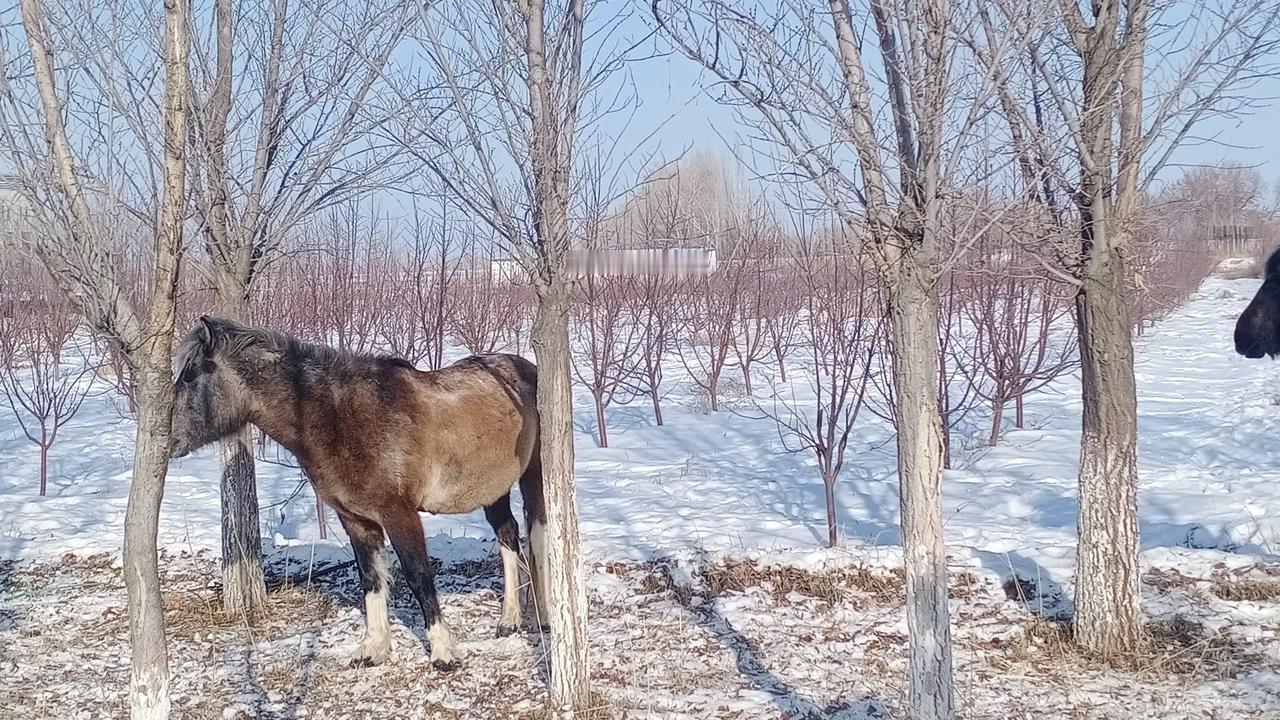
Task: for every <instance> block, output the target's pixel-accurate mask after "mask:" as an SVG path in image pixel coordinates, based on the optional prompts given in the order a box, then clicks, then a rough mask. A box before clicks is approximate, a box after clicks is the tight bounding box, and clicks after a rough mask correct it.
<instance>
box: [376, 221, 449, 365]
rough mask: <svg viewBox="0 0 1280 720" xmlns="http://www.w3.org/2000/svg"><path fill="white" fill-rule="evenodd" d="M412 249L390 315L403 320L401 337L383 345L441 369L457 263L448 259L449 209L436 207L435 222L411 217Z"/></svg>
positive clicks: (396, 337)
mask: <svg viewBox="0 0 1280 720" xmlns="http://www.w3.org/2000/svg"><path fill="white" fill-rule="evenodd" d="M410 233H411V235H410V238H411V240H412V241H413V248H412V250H411V252H410V255H409V257H408V259H407V262H405V263H404V268H403V269H402V271H401V274H400V275H401V279H402V289H401V290H400V292H398V293H397V301H396V303H397V305H400V307H397V308H394V309H392V310H391V311H392V312H395V313H399V314H402V315H403V323H402V328H401V332H399V333H398V334H397V336H394V337H388V338H387V340H388V342H389V344H390V346H391V349H392V352H395V353H397V354H401V355H403V356H404V357H406V358H408V359H410V360H412V361H413V362H414V363H425V364H426V366H427V367H428V368H431V369H433V370H436V369H439V368H440V367H442V366H443V365H444V346H445V332H446V330H447V328H448V325H449V321H450V318H451V313H452V312H453V296H452V295H453V293H452V290H453V286H454V285H453V284H454V281H455V280H456V279H457V277H458V271H459V265H460V263H461V258H460V257H453V258H451V257H450V248H451V247H452V245H453V243H452V227H451V224H450V219H449V214H448V206H447V205H446V204H444V203H441V206H440V213H439V216H438V218H437V222H436V223H433V224H428V223H427V222H425V221H424V218H423V216H422V214H421V213H419V212H416V211H415V212H414V216H413V225H412V227H411V228H410Z"/></svg>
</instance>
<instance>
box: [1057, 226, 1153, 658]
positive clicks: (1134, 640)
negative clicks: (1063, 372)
mask: <svg viewBox="0 0 1280 720" xmlns="http://www.w3.org/2000/svg"><path fill="white" fill-rule="evenodd" d="M1094 250H1095V252H1094V253H1093V256H1092V257H1091V258H1090V260H1089V263H1088V266H1087V268H1086V271H1085V273H1084V274H1083V276H1082V278H1081V280H1082V285H1081V287H1080V291H1079V294H1078V295H1077V296H1076V322H1077V323H1078V325H1079V331H1080V339H1079V344H1080V364H1081V372H1080V378H1081V396H1082V402H1083V414H1082V419H1083V423H1082V427H1081V437H1080V487H1079V494H1080V509H1079V515H1078V520H1077V523H1078V527H1077V529H1078V531H1079V538H1080V539H1079V544H1078V550H1077V552H1078V556H1077V564H1076V600H1075V604H1076V614H1075V621H1074V628H1075V637H1076V640H1077V642H1079V643H1080V644H1081V645H1082V646H1083V647H1085V648H1086V649H1088V650H1090V651H1092V652H1096V653H1099V654H1101V655H1104V656H1105V655H1111V654H1115V653H1121V652H1130V651H1132V650H1134V649H1135V648H1137V646H1138V643H1139V640H1140V638H1141V631H1142V619H1141V612H1140V607H1139V603H1138V599H1139V585H1138V583H1139V573H1138V525H1137V514H1138V509H1137V504H1138V498H1137V482H1138V471H1137V461H1138V438H1137V404H1138V401H1137V392H1136V389H1135V382H1134V374H1133V340H1132V335H1131V332H1132V326H1131V324H1130V318H1129V304H1128V293H1127V292H1126V288H1125V282H1126V279H1127V278H1126V275H1125V270H1124V267H1123V266H1124V263H1123V261H1122V259H1121V258H1120V257H1117V256H1115V255H1109V256H1103V255H1102V254H1101V253H1098V252H1097V247H1096V246H1095V248H1094Z"/></svg>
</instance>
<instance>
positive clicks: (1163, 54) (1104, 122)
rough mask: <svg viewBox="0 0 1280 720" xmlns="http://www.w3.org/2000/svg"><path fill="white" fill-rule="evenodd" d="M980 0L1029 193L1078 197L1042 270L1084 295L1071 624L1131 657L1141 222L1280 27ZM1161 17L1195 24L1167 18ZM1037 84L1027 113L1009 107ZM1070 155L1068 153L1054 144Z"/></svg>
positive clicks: (988, 55)
mask: <svg viewBox="0 0 1280 720" xmlns="http://www.w3.org/2000/svg"><path fill="white" fill-rule="evenodd" d="M979 5H980V10H979V12H978V15H977V18H976V19H977V21H978V22H977V23H975V24H974V26H975V27H981V28H982V38H983V39H982V40H981V41H976V42H974V43H973V44H974V46H975V47H977V48H978V49H977V50H976V54H977V56H978V57H979V58H980V59H981V61H982V62H983V63H984V65H985V66H986V67H987V68H988V70H989V71H990V72H991V75H992V77H993V78H994V79H995V81H996V82H997V83H998V85H999V86H1000V88H1001V89H1000V95H1001V102H1002V107H1003V108H1004V110H1005V115H1006V118H1007V120H1008V122H1009V125H1010V128H1011V129H1012V130H1011V135H1013V136H1014V137H1015V142H1014V145H1015V150H1016V152H1017V154H1018V157H1019V161H1020V164H1021V166H1022V167H1023V168H1024V171H1023V172H1024V174H1026V175H1027V176H1028V177H1027V181H1028V182H1027V184H1028V186H1033V185H1034V186H1039V187H1042V188H1043V190H1040V191H1036V192H1035V193H1033V196H1034V197H1037V198H1038V199H1039V200H1040V201H1041V202H1043V203H1044V204H1045V207H1046V208H1047V209H1048V211H1049V213H1050V214H1051V215H1052V216H1053V217H1054V218H1056V219H1057V220H1058V221H1059V222H1062V223H1066V222H1069V221H1070V220H1069V219H1068V218H1067V215H1066V208H1063V207H1062V206H1060V205H1059V204H1058V201H1057V200H1056V198H1057V197H1058V196H1059V195H1062V196H1067V197H1072V198H1074V199H1075V203H1074V204H1075V207H1074V212H1075V218H1074V222H1075V223H1076V236H1077V243H1076V246H1075V247H1074V248H1072V247H1059V248H1057V252H1056V255H1057V256H1058V257H1057V258H1055V261H1056V262H1054V263H1046V264H1047V265H1057V266H1058V269H1057V272H1058V274H1059V275H1060V276H1062V277H1063V278H1064V279H1067V280H1069V281H1070V282H1072V283H1073V284H1074V285H1075V289H1076V293H1075V317H1076V324H1077V327H1078V331H1079V349H1080V361H1081V379H1082V394H1083V405H1084V410H1083V413H1082V418H1083V422H1082V434H1081V449H1080V460H1081V462H1080V483H1079V484H1080V510H1079V518H1078V526H1079V528H1078V529H1079V536H1080V544H1079V550H1078V563H1077V567H1076V583H1077V584H1076V616H1075V621H1074V624H1073V628H1074V631H1075V636H1076V639H1077V641H1078V642H1080V644H1081V645H1083V646H1084V647H1085V648H1087V649H1089V650H1091V651H1094V652H1097V653H1099V654H1102V655H1111V654H1114V653H1129V652H1133V651H1134V650H1135V649H1136V648H1137V647H1138V644H1139V642H1140V640H1141V636H1142V621H1141V611H1140V607H1139V578H1138V571H1139V567H1138V527H1137V399H1136V390H1135V381H1134V371H1133V341H1132V332H1133V322H1132V308H1131V302H1130V300H1131V298H1132V294H1131V286H1132V284H1140V283H1141V282H1142V281H1141V278H1140V277H1137V276H1135V275H1134V274H1133V271H1134V268H1133V266H1132V265H1131V258H1130V257H1129V256H1130V254H1131V248H1132V245H1133V238H1134V234H1135V231H1136V227H1137V225H1136V223H1137V221H1138V218H1139V216H1140V211H1141V207H1142V205H1143V202H1144V198H1145V197H1146V195H1147V188H1148V187H1149V186H1150V183H1151V181H1152V178H1154V177H1155V176H1156V174H1157V173H1159V172H1160V170H1161V169H1162V168H1163V167H1164V166H1165V165H1166V164H1167V163H1168V162H1169V160H1170V158H1171V157H1172V156H1173V154H1174V153H1175V152H1176V150H1177V148H1178V147H1179V146H1180V145H1181V144H1183V143H1184V142H1185V141H1186V140H1187V139H1188V138H1189V137H1191V135H1192V133H1193V131H1194V128H1195V127H1196V126H1197V125H1199V124H1200V123H1201V121H1202V120H1204V119H1205V118H1206V117H1210V116H1213V115H1219V114H1222V113H1232V112H1236V111H1239V110H1242V109H1246V108H1247V107H1248V106H1249V105H1250V103H1251V102H1254V101H1253V100H1251V99H1250V98H1249V97H1248V96H1247V95H1243V94H1241V93H1240V91H1241V90H1242V89H1245V88H1248V87H1250V86H1251V85H1253V84H1255V83H1257V82H1258V80H1259V79H1260V78H1261V77H1262V76H1264V75H1265V74H1267V73H1270V72H1273V71H1274V69H1275V62H1274V57H1275V54H1274V51H1275V48H1276V42H1277V34H1276V33H1277V27H1278V24H1280V18H1278V15H1277V13H1276V12H1275V11H1274V10H1275V8H1274V2H1269V1H1267V0H1233V1H1232V2H1228V3H1225V4H1215V5H1214V6H1212V7H1209V6H1202V5H1196V4H1193V3H1168V4H1163V3H1161V4H1155V3H1152V2H1150V0H1116V1H1114V2H1099V3H1093V4H1091V5H1089V6H1087V7H1083V6H1082V5H1081V4H1079V3H1078V2H1076V1H1075V0H1054V1H1053V2H1045V3H1044V4H1033V5H1032V6H1030V8H1028V6H1026V5H1024V4H1018V5H1014V4H1012V3H1007V4H1006V3H1000V2H995V3H990V4H989V3H987V2H982V3H980V4H979ZM992 7H994V8H995V10H996V12H995V13H991V12H990V8H992ZM1029 9H1030V11H1028V10H1029ZM1165 12H1177V13H1182V14H1184V15H1185V17H1183V16H1180V17H1179V18H1178V20H1177V21H1176V22H1165V21H1163V20H1162V19H1161V16H1162V15H1163V13H1165ZM1153 31H1154V35H1153ZM1009 33H1016V34H1027V35H1030V36H1035V37H1039V38H1044V41H1042V42H1039V43H1036V44H1034V45H1032V46H1031V47H1030V49H1029V52H1028V53H1027V55H1028V60H1027V62H1025V63H1023V64H1022V65H1019V64H1014V63H1008V62H1007V59H1008V55H1007V54H1006V53H1004V52H1003V51H1001V50H995V49H993V46H994V45H996V44H997V43H998V42H999V38H1002V37H1004V36H1006V35H1007V34H1009ZM1153 39H1154V40H1155V42H1154V44H1153V42H1152V40H1153ZM1149 59H1153V62H1154V63H1156V66H1155V68H1154V70H1155V71H1154V72H1153V71H1152V70H1153V68H1149V67H1148V60H1149ZM1027 86H1030V87H1031V88H1032V90H1033V92H1032V99H1033V103H1032V107H1031V109H1030V110H1028V109H1027V108H1026V107H1025V106H1023V105H1022V104H1020V103H1018V102H1016V101H1015V100H1014V98H1015V97H1016V96H1017V95H1018V93H1017V92H1015V90H1016V89H1017V88H1023V87H1027ZM1038 88H1044V93H1043V97H1041V95H1040V93H1039V92H1038V91H1037V89H1038ZM1063 146H1065V147H1069V148H1070V149H1071V150H1073V151H1074V157H1065V156H1063V155H1062V154H1060V153H1055V152H1054V151H1053V150H1051V148H1054V147H1063ZM1073 166H1074V167H1073ZM1060 190H1061V191H1062V192H1061V193H1059V191H1060ZM1063 268H1065V270H1064V269H1063Z"/></svg>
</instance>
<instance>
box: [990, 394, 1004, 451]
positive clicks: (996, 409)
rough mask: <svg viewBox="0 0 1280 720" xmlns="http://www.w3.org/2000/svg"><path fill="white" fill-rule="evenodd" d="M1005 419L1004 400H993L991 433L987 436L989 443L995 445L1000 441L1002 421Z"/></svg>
mask: <svg viewBox="0 0 1280 720" xmlns="http://www.w3.org/2000/svg"><path fill="white" fill-rule="evenodd" d="M1003 420H1004V401H1003V400H992V401H991V435H990V436H989V437H988V438H987V444H988V445H995V444H996V443H997V442H999V441H1000V423H1001V421H1003Z"/></svg>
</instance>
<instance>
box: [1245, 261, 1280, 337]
mask: <svg viewBox="0 0 1280 720" xmlns="http://www.w3.org/2000/svg"><path fill="white" fill-rule="evenodd" d="M1236 352H1238V353H1240V354H1241V355H1244V356H1245V357H1248V358H1260V357H1262V356H1263V355H1270V356H1271V357H1276V356H1277V355H1280V250H1276V251H1275V252H1272V253H1271V257H1269V258H1267V266H1266V269H1265V270H1264V272H1263V274H1262V287H1260V288H1258V294H1257V295H1254V297H1253V302H1251V303H1249V307H1247V308H1245V309H1244V312H1243V313H1241V314H1240V319H1239V320H1237V321H1236Z"/></svg>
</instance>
